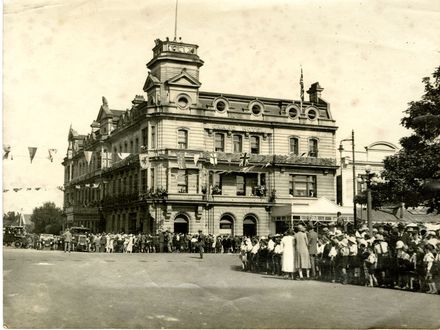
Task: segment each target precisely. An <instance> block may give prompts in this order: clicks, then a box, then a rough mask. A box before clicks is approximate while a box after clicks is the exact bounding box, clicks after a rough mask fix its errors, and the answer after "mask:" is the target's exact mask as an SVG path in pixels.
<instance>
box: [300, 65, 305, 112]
mask: <svg viewBox="0 0 440 330" xmlns="http://www.w3.org/2000/svg"><path fill="white" fill-rule="evenodd" d="M299 87H300V100H301V113H302V107H303V102H304V77H303V69H302V65H301V77H300V79H299Z"/></svg>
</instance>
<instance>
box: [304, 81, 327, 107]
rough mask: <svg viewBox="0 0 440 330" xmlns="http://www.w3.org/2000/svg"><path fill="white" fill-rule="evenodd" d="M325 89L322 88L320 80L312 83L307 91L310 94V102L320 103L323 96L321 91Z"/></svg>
mask: <svg viewBox="0 0 440 330" xmlns="http://www.w3.org/2000/svg"><path fill="white" fill-rule="evenodd" d="M323 90H324V88H322V87H321V86H320V85H319V82H315V83H314V84H312V85H311V86H310V88H309V90H308V91H307V94H309V100H310V102H313V103H319V99H320V98H321V92H322V91H323Z"/></svg>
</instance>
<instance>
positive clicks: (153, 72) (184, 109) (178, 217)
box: [63, 39, 338, 235]
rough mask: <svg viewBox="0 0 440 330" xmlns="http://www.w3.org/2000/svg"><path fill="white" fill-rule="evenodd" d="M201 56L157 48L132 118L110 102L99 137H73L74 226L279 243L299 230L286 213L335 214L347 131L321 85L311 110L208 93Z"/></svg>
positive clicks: (314, 90) (175, 45)
mask: <svg viewBox="0 0 440 330" xmlns="http://www.w3.org/2000/svg"><path fill="white" fill-rule="evenodd" d="M197 52H198V46H197V45H194V44H188V43H182V42H177V41H171V40H168V39H166V40H164V41H162V40H156V41H155V47H154V48H153V58H152V59H151V61H150V62H148V63H147V67H148V69H149V73H148V76H147V78H146V81H145V84H144V87H143V91H144V94H143V95H137V96H136V97H135V98H134V99H133V101H132V107H131V108H130V109H127V110H125V111H121V110H113V109H111V108H110V106H109V104H108V102H107V100H106V99H105V98H103V102H102V106H101V107H100V109H99V113H98V116H97V118H96V120H94V121H93V122H92V124H91V133H90V134H88V135H79V134H78V133H76V132H75V131H74V130H73V129H70V131H69V137H68V143H69V145H68V151H67V156H66V158H65V160H64V162H63V164H64V166H65V191H64V210H65V214H66V225H67V226H71V225H84V226H87V227H90V228H91V229H92V230H93V231H106V232H116V231H118V232H120V231H124V232H131V233H135V232H136V233H137V232H147V233H157V232H158V231H159V230H170V231H171V232H183V233H186V232H189V233H195V232H197V231H198V230H203V232H205V233H209V234H215V235H218V234H232V235H242V234H246V235H267V234H269V233H274V232H277V231H283V230H285V228H286V226H288V225H289V223H290V219H283V218H281V219H274V217H272V214H271V212H272V210H273V208H274V207H275V206H279V205H284V204H291V203H292V201H295V202H296V203H298V205H301V204H302V205H304V204H307V203H308V202H309V201H313V200H316V199H317V198H320V197H325V198H327V199H328V200H330V201H331V202H333V203H335V201H336V191H335V186H336V184H335V177H336V174H337V168H338V166H337V164H336V148H335V132H336V130H337V127H336V125H335V121H334V120H333V118H332V115H331V112H330V105H329V103H327V102H326V101H325V100H323V99H322V98H321V92H322V90H323V88H322V87H321V86H320V85H319V83H314V84H312V85H311V87H310V88H309V90H308V91H307V93H308V94H309V100H308V101H294V100H288V99H274V98H267V97H256V96H244V95H236V94H222V93H216V92H205V91H201V90H200V86H201V83H200V81H199V72H200V68H201V67H202V66H203V64H204V63H203V61H202V60H201V59H200V57H199V56H198V54H197ZM310 212H311V213H313V210H310ZM276 220H278V221H276Z"/></svg>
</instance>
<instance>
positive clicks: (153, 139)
mask: <svg viewBox="0 0 440 330" xmlns="http://www.w3.org/2000/svg"><path fill="white" fill-rule="evenodd" d="M151 149H156V126H151Z"/></svg>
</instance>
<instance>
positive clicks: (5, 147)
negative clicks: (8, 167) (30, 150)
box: [3, 144, 12, 159]
mask: <svg viewBox="0 0 440 330" xmlns="http://www.w3.org/2000/svg"><path fill="white" fill-rule="evenodd" d="M10 153H11V146H10V145H9V144H4V145H3V159H8V157H9V154H10ZM11 159H12V157H11Z"/></svg>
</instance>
